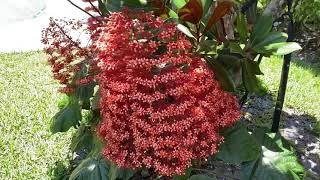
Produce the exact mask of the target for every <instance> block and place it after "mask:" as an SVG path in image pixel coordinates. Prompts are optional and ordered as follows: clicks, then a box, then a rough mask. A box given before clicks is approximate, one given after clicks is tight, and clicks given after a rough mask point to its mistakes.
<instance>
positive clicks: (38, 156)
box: [0, 52, 71, 179]
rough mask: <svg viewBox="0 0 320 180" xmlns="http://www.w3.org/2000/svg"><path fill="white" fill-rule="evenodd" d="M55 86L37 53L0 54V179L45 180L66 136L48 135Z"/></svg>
mask: <svg viewBox="0 0 320 180" xmlns="http://www.w3.org/2000/svg"><path fill="white" fill-rule="evenodd" d="M58 86H59V85H58V84H57V82H55V81H54V80H53V79H52V76H51V71H50V67H49V66H48V65H47V64H46V57H45V56H44V54H43V53H41V52H28V53H12V54H0V179H11V178H12V179H50V169H51V168H54V164H55V162H56V161H59V160H62V161H63V160H65V159H66V156H67V153H68V144H69V142H70V138H71V136H70V133H69V134H67V135H65V134H56V135H52V134H51V133H50V131H49V124H50V119H51V117H52V116H53V115H54V114H55V113H56V112H57V110H58V108H57V107H56V102H57V100H58V99H59V98H60V97H61V96H60V95H59V94H58V93H57V87H58Z"/></svg>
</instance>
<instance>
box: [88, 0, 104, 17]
mask: <svg viewBox="0 0 320 180" xmlns="http://www.w3.org/2000/svg"><path fill="white" fill-rule="evenodd" d="M89 3H90V5H91V6H92V7H93V8H94V9H95V10H96V11H97V12H98V13H99V14H100V16H102V13H101V12H100V10H99V9H97V7H96V6H95V5H93V4H92V2H91V1H89Z"/></svg>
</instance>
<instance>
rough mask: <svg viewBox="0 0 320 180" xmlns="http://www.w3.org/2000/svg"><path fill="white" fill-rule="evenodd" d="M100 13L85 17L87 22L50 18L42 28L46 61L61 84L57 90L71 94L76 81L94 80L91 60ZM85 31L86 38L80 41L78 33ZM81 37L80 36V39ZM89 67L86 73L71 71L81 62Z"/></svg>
mask: <svg viewBox="0 0 320 180" xmlns="http://www.w3.org/2000/svg"><path fill="white" fill-rule="evenodd" d="M104 22H105V21H104V18H103V17H97V18H88V23H87V24H85V23H84V22H82V21H75V20H69V21H67V20H63V19H60V20H58V19H53V18H50V23H49V26H48V27H47V28H46V29H44V30H43V31H42V43H43V44H44V45H45V46H46V47H45V52H46V53H47V54H48V55H49V59H48V62H49V64H50V65H51V67H52V72H53V76H54V78H55V79H56V80H58V81H59V82H60V83H61V84H62V85H63V87H62V88H60V89H59V91H60V92H62V93H66V94H71V93H73V91H74V89H75V88H76V86H78V85H83V84H87V83H90V82H91V81H93V80H94V78H93V75H94V73H93V72H94V71H96V70H97V68H96V62H95V61H94V57H95V54H97V52H96V50H97V49H96V46H95V42H96V40H97V38H98V36H99V34H100V32H101V30H100V29H99V27H100V26H101V25H103V23H104ZM84 34H86V35H87V36H88V39H89V42H88V43H86V45H81V39H79V37H80V35H84ZM83 41H84V40H83V39H82V42H83ZM83 65H85V66H88V67H89V74H88V75H86V76H84V77H77V78H78V79H75V73H77V72H79V71H80V70H81V66H83Z"/></svg>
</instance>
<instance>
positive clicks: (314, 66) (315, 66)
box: [291, 56, 320, 77]
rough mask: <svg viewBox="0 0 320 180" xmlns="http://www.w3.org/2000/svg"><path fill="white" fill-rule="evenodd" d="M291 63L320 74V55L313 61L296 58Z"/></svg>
mask: <svg viewBox="0 0 320 180" xmlns="http://www.w3.org/2000/svg"><path fill="white" fill-rule="evenodd" d="M291 63H293V64H295V65H296V66H297V67H300V68H303V69H305V70H307V71H310V72H312V74H314V75H315V76H316V77H318V76H320V56H319V57H318V60H314V61H312V62H309V61H308V60H298V59H294V60H292V61H291Z"/></svg>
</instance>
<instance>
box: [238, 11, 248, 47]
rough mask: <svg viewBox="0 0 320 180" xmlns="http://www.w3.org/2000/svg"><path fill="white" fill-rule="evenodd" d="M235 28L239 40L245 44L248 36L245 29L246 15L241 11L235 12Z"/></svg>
mask: <svg viewBox="0 0 320 180" xmlns="http://www.w3.org/2000/svg"><path fill="white" fill-rule="evenodd" d="M236 28H237V31H238V33H239V36H240V42H241V43H244V44H245V43H246V42H247V38H248V29H247V21H246V17H245V15H244V14H242V13H241V12H238V13H237V26H236Z"/></svg>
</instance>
